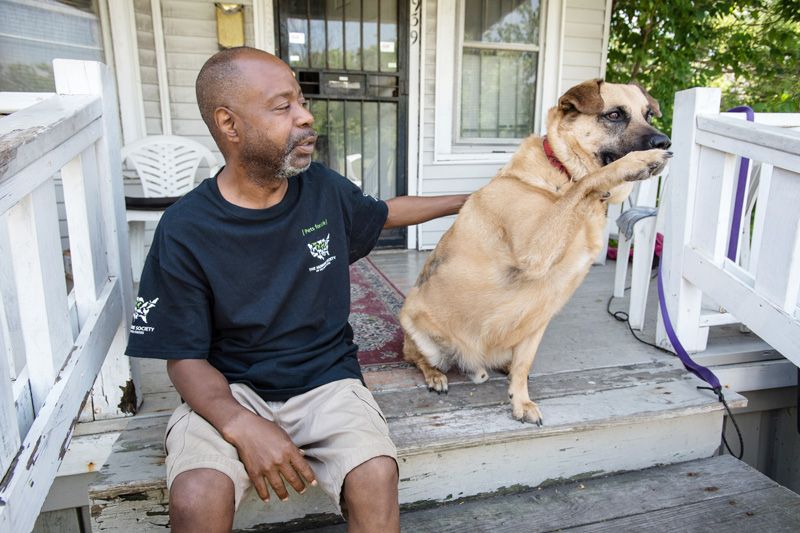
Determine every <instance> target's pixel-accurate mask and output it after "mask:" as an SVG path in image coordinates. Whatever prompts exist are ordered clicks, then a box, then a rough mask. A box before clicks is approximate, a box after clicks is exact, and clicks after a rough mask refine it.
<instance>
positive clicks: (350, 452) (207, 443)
mask: <svg viewBox="0 0 800 533" xmlns="http://www.w3.org/2000/svg"><path fill="white" fill-rule="evenodd" d="M231 392H232V393H233V397H234V398H236V400H237V401H238V402H239V403H240V404H242V405H243V406H244V407H246V408H247V409H249V410H250V411H252V412H254V413H256V414H257V415H259V416H262V417H263V418H265V419H267V420H270V421H272V422H274V423H276V424H278V425H279V426H280V427H282V428H283V429H284V431H286V433H288V435H289V437H290V438H291V439H292V442H294V444H295V445H296V446H297V447H298V448H300V449H302V450H303V451H304V452H305V459H306V461H308V463H309V465H310V466H311V468H312V470H314V474H315V476H316V478H317V482H318V483H319V485H320V487H321V488H322V490H324V491H325V492H326V493H327V494H328V496H330V497H331V499H332V500H333V504H334V505H335V506H336V509H337V511H339V513H340V514H341V506H340V500H341V493H342V485H343V483H344V478H345V476H346V475H347V474H348V473H349V472H350V471H351V470H352V469H354V468H355V467H357V466H358V465H360V464H362V463H364V462H366V461H368V460H370V459H372V458H374V457H380V456H383V455H386V456H389V457H391V458H393V459H394V460H395V461H397V449H396V448H395V446H394V444H393V443H392V441H391V439H390V438H389V428H388V426H387V425H386V419H385V418H384V416H383V413H382V412H381V410H380V408H379V407H378V404H377V403H375V399H374V398H373V397H372V394H371V393H370V392H369V390H368V389H367V388H366V387H364V385H362V383H361V382H360V381H359V380H357V379H344V380H340V381H334V382H332V383H328V384H326V385H323V386H321V387H317V388H316V389H314V390H311V391H309V392H306V393H305V394H301V395H300V396H295V397H294V398H291V399H289V400H288V401H285V402H265V401H264V400H263V399H261V397H260V396H258V395H257V394H256V393H255V392H253V390H252V389H250V388H249V387H247V386H246V385H243V384H240V383H235V384H233V385H231ZM165 447H166V449H167V460H166V467H167V487H172V482H173V481H174V480H175V478H176V477H178V474H180V473H182V472H186V471H187V470H194V469H196V468H211V469H214V470H218V471H220V472H222V473H223V474H225V475H227V476H228V477H229V478H231V480H232V481H233V486H234V493H235V498H236V502H235V505H236V508H238V507H239V503H241V501H242V498H243V497H244V495H245V493H246V492H247V491H248V490H249V489H250V488H251V487H252V483H251V481H250V477H249V476H248V475H247V472H246V471H245V469H244V464H242V462H241V461H240V460H239V455H238V453H237V452H236V448H235V447H234V446H233V445H231V444H230V443H228V442H227V441H226V440H225V439H223V438H222V435H220V433H219V432H218V431H217V430H216V429H214V427H213V426H212V425H211V424H209V423H208V422H207V421H206V420H205V419H204V418H203V417H201V416H200V415H198V414H197V413H195V412H194V411H192V409H191V408H190V407H189V406H188V405H187V404H186V403H183V404H181V406H180V407H178V408H177V409H176V410H175V412H174V413H173V414H172V416H171V417H170V419H169V422H168V423H167V432H166V436H165ZM286 488H287V489H289V488H290V487H289V485H288V483H287V484H286Z"/></svg>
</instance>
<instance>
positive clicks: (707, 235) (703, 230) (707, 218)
mask: <svg viewBox="0 0 800 533" xmlns="http://www.w3.org/2000/svg"><path fill="white" fill-rule="evenodd" d="M735 169H736V156H735V155H733V154H728V153H725V152H720V151H718V150H714V149H713V148H708V147H706V146H703V147H701V148H700V157H699V161H698V170H697V172H698V174H699V178H700V181H699V183H698V185H697V191H696V196H695V204H694V217H693V222H692V232H691V235H690V241H689V243H690V245H691V246H695V247H697V248H700V249H701V250H703V251H704V252H706V253H707V254H708V255H709V257H711V258H713V259H714V262H715V263H716V264H717V265H720V266H721V265H722V262H723V260H724V259H725V252H726V249H727V243H728V232H727V229H728V228H729V227H730V226H729V221H730V218H731V210H732V209H731V208H732V205H731V200H732V195H733V189H734V177H735V176H734V171H735Z"/></svg>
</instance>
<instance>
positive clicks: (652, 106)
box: [631, 82, 661, 117]
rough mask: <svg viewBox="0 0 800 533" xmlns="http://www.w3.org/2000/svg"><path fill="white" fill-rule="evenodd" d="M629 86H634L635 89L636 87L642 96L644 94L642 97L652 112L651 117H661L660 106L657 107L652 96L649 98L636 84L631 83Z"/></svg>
mask: <svg viewBox="0 0 800 533" xmlns="http://www.w3.org/2000/svg"><path fill="white" fill-rule="evenodd" d="M631 85H635V86H636V87H638V88H639V90H640V91H642V94H644V97H645V98H647V105H649V106H650V109H651V110H652V111H653V116H656V117H661V106H659V105H658V101H657V100H656V99H655V98H653V97H652V96H650V93H649V92H647V91H645V90H644V87H642V86H641V85H639V84H638V83H636V82H632V83H631Z"/></svg>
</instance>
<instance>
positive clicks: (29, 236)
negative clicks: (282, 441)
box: [0, 60, 133, 532]
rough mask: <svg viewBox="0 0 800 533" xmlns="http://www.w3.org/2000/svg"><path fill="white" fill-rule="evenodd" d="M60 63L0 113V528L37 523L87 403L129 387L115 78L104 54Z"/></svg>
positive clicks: (104, 402) (113, 403)
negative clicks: (36, 95)
mask: <svg viewBox="0 0 800 533" xmlns="http://www.w3.org/2000/svg"><path fill="white" fill-rule="evenodd" d="M54 68H55V77H56V89H57V95H55V96H52V97H51V98H49V99H47V100H45V101H43V102H41V103H38V104H36V105H33V106H31V107H28V108H26V109H24V110H21V111H19V112H16V113H13V114H11V115H9V116H8V117H5V118H2V119H0V295H2V305H0V474H2V475H3V478H2V481H1V482H0V531H15V532H16V531H28V530H30V529H31V528H32V527H33V524H34V522H35V520H36V517H37V515H38V513H39V509H40V508H41V505H42V503H43V502H44V500H45V497H46V496H47V493H48V490H49V488H50V485H51V483H52V481H53V478H54V477H55V475H56V471H57V470H58V467H59V465H60V463H61V459H62V458H63V457H64V454H65V453H66V450H67V447H68V446H69V443H70V438H71V435H72V431H73V428H74V426H75V424H76V423H77V422H78V420H79V418H80V415H81V411H82V409H83V408H84V406H85V405H89V406H90V407H91V411H90V412H92V413H94V415H95V416H96V417H106V416H115V415H119V414H120V413H119V411H120V408H118V404H121V403H124V402H121V401H120V400H121V399H122V396H123V395H124V393H125V392H126V391H128V393H129V394H130V390H131V388H132V386H131V385H129V380H130V369H129V367H128V366H127V365H128V361H127V359H126V358H125V357H124V356H123V355H122V350H121V347H122V346H123V345H124V342H125V340H126V330H127V322H128V320H127V319H128V316H127V315H128V310H130V309H132V308H133V307H132V295H131V292H132V283H131V273H130V259H129V257H128V253H129V252H128V242H127V230H126V228H127V226H126V222H125V206H124V201H123V193H122V178H121V175H120V174H121V165H120V160H119V147H120V142H119V125H118V118H117V103H116V96H115V92H114V88H113V83H112V82H111V77H110V73H109V71H108V69H107V68H106V67H105V66H104V65H102V64H100V63H91V62H81V61H68V60H56V61H55V62H54ZM58 173H60V176H61V181H62V184H63V193H64V204H65V210H66V219H67V225H68V233H69V244H70V256H71V263H72V278H73V280H74V288H71V290H69V292H68V286H67V282H66V276H65V269H64V261H63V256H62V247H61V240H60V235H61V232H60V228H59V221H58V215H57V206H56V192H55V191H56V186H55V176H56V175H58ZM110 348H111V351H110V352H109V349H110ZM107 354H110V355H109V357H108V358H107ZM104 362H105V365H104ZM101 367H102V370H101ZM95 379H97V384H96V386H95V388H94V392H93V389H92V385H93V383H94V382H95ZM84 416H85V415H84Z"/></svg>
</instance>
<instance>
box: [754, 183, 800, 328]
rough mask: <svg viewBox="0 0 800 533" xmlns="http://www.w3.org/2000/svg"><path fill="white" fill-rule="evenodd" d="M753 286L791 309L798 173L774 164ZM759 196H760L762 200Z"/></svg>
mask: <svg viewBox="0 0 800 533" xmlns="http://www.w3.org/2000/svg"><path fill="white" fill-rule="evenodd" d="M768 187H769V190H768V191H767V193H766V198H765V199H766V200H767V201H766V202H765V203H764V204H759V206H758V208H759V209H762V207H763V211H764V212H765V214H764V218H763V227H762V229H761V231H762V238H761V242H760V246H759V251H758V264H757V266H756V269H755V272H756V274H755V278H756V281H755V290H756V292H757V293H759V294H761V295H763V296H764V297H765V298H767V299H768V300H770V301H771V302H773V303H774V304H776V305H778V306H779V307H781V308H782V309H783V310H785V311H787V312H789V313H793V312H794V309H795V307H797V297H798V289H800V248H799V247H800V240H799V239H800V236H798V227H800V209H798V208H797V206H798V205H800V175H798V174H796V173H794V172H790V171H788V170H785V169H782V168H777V167H776V168H774V169H773V171H772V179H770V181H769V184H768ZM761 199H762V197H761V196H760V197H759V200H761Z"/></svg>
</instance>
